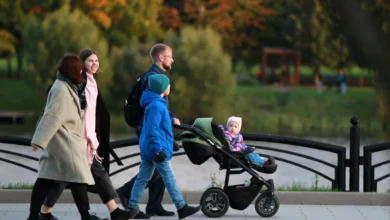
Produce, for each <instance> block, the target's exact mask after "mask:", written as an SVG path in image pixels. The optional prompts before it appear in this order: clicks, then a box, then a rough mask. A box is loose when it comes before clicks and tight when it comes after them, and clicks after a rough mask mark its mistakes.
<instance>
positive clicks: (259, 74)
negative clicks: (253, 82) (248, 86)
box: [256, 68, 264, 86]
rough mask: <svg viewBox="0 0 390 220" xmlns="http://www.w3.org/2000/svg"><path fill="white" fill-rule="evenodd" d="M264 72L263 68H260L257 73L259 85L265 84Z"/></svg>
mask: <svg viewBox="0 0 390 220" xmlns="http://www.w3.org/2000/svg"><path fill="white" fill-rule="evenodd" d="M263 74H264V71H263V69H262V68H259V70H258V71H257V73H256V78H257V82H258V83H259V86H261V85H263Z"/></svg>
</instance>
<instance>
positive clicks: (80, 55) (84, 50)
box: [79, 48, 97, 62]
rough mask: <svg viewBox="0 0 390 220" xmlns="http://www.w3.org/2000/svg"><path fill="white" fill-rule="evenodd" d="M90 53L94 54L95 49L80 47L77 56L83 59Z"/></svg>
mask: <svg viewBox="0 0 390 220" xmlns="http://www.w3.org/2000/svg"><path fill="white" fill-rule="evenodd" d="M92 54H95V55H97V53H96V51H95V50H92V49H89V48H87V49H82V50H81V51H80V53H79V57H80V59H81V61H83V62H84V61H85V60H86V59H87V58H88V57H89V56H91V55H92Z"/></svg>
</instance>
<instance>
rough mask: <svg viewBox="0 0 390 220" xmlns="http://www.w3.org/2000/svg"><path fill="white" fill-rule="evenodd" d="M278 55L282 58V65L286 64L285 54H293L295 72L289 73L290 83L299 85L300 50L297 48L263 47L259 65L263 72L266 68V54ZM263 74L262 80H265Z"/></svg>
mask: <svg viewBox="0 0 390 220" xmlns="http://www.w3.org/2000/svg"><path fill="white" fill-rule="evenodd" d="M274 54H276V55H280V56H281V60H282V65H286V63H285V62H286V59H285V58H286V56H287V55H295V65H294V66H295V73H294V74H293V75H290V85H299V83H300V75H299V68H300V66H301V52H300V51H299V50H291V49H283V48H264V49H263V53H262V61H261V66H262V68H263V72H264V73H265V71H266V69H267V56H268V55H274ZM265 75H266V74H263V75H262V77H263V82H265V80H266V79H265Z"/></svg>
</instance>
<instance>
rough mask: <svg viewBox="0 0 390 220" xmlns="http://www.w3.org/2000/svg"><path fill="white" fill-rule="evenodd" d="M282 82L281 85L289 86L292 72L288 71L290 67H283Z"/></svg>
mask: <svg viewBox="0 0 390 220" xmlns="http://www.w3.org/2000/svg"><path fill="white" fill-rule="evenodd" d="M280 77H281V79H280V81H281V84H282V85H285V86H287V85H289V82H290V72H289V71H288V66H287V65H283V66H282V71H281V73H280Z"/></svg>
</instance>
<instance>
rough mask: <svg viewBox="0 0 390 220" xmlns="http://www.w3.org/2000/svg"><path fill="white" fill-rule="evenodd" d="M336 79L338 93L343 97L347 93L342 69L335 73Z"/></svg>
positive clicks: (345, 77) (345, 78)
mask: <svg viewBox="0 0 390 220" xmlns="http://www.w3.org/2000/svg"><path fill="white" fill-rule="evenodd" d="M337 79H338V83H339V89H340V93H341V94H343V95H345V94H346V93H347V76H346V75H345V72H344V70H343V69H342V68H340V69H339V70H338V72H337Z"/></svg>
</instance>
